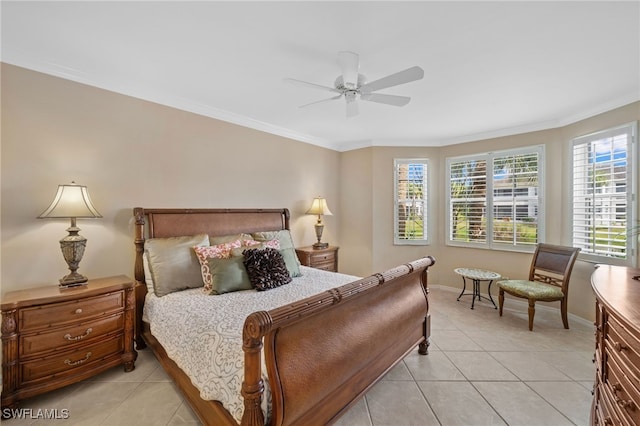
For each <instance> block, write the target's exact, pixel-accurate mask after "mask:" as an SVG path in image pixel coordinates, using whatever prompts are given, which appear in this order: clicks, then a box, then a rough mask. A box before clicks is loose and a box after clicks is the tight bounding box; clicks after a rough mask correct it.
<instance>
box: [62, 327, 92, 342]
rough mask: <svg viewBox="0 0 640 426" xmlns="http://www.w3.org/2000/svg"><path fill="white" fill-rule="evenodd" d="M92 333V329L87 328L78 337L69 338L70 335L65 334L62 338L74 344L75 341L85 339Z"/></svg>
mask: <svg viewBox="0 0 640 426" xmlns="http://www.w3.org/2000/svg"><path fill="white" fill-rule="evenodd" d="M92 331H93V328H91V327H89V328H87V331H85V332H84V334H81V335H79V336H71V335H70V334H68V333H67V334H65V335H64V338H65V339H67V340H69V341H71V342H75V341H76V340H82V339H84V338H85V337H87V336H88V335H89V334H91V332H92Z"/></svg>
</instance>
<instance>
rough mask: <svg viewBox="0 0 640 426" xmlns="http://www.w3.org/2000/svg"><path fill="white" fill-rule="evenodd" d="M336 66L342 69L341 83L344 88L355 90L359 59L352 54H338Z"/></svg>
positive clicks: (355, 54) (356, 55)
mask: <svg viewBox="0 0 640 426" xmlns="http://www.w3.org/2000/svg"><path fill="white" fill-rule="evenodd" d="M338 64H339V65H340V69H342V82H343V83H344V86H345V87H348V88H349V89H355V88H356V87H357V85H358V71H359V69H360V57H359V56H358V54H357V53H353V52H338Z"/></svg>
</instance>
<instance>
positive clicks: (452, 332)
mask: <svg viewBox="0 0 640 426" xmlns="http://www.w3.org/2000/svg"><path fill="white" fill-rule="evenodd" d="M456 297H457V293H454V292H452V291H449V290H447V289H439V288H435V289H432V290H431V295H430V307H431V312H432V345H431V347H430V353H429V355H427V356H422V355H419V354H418V353H417V351H415V352H413V353H411V354H410V355H409V356H408V357H407V358H406V359H405V360H404V361H403V362H402V363H400V364H399V365H397V366H396V367H395V368H394V369H393V370H391V371H390V372H389V373H388V374H387V376H385V377H384V379H383V380H382V381H381V382H379V383H378V384H377V385H376V386H374V387H373V388H372V389H371V390H370V391H369V392H368V393H367V394H366V396H365V398H363V399H362V400H361V401H360V402H359V403H358V404H357V405H355V406H354V407H353V408H352V409H351V410H350V411H349V412H347V413H346V414H345V415H344V416H343V417H342V418H341V419H340V420H339V422H338V425H340V426H359V425H363V426H365V425H367V426H371V425H374V426H403V425H407V426H408V425H425V426H426V425H473V426H478V425H498V424H502V425H504V424H508V425H526V426H532V425H554V426H559V425H586V424H588V422H589V409H590V405H591V398H592V397H591V387H592V381H593V376H594V366H593V363H592V361H591V359H592V356H593V347H594V343H593V341H594V335H593V327H592V326H591V324H590V323H589V322H588V321H586V320H585V321H580V320H578V321H576V320H575V319H572V318H570V319H569V322H570V326H571V329H570V330H564V329H563V328H562V321H561V319H560V315H559V313H558V312H557V311H555V310H544V309H538V312H536V319H535V324H534V331H533V332H529V331H528V329H527V314H526V305H524V304H518V303H516V302H512V301H509V300H507V303H506V304H507V306H506V308H505V314H504V316H503V317H502V318H500V317H499V316H498V312H497V311H496V310H495V309H493V306H492V305H490V304H489V303H488V302H485V301H483V302H481V303H478V302H476V307H475V309H474V310H471V309H469V308H470V304H471V300H470V298H469V297H466V298H462V299H461V300H460V302H456ZM22 407H23V408H32V409H33V410H36V409H44V408H48V409H58V410H62V409H68V410H69V411H68V413H69V418H68V419H66V420H57V421H51V420H49V421H44V420H38V419H35V420H32V419H29V420H27V419H12V420H8V421H4V422H3V423H6V424H7V426H14V425H15V426H17V425H23V424H44V423H47V424H48V423H59V424H64V425H75V424H78V425H117V426H125V425H136V426H142V425H153V426H156V425H185V424H191V425H195V424H198V421H197V419H196V417H195V416H194V414H193V413H192V411H191V410H190V409H189V407H188V406H187V404H186V403H185V402H184V401H183V400H182V398H181V396H180V394H179V392H178V391H177V390H176V388H175V387H174V385H173V383H172V382H171V381H170V380H169V378H168V376H167V375H166V374H165V373H164V371H163V370H162V368H161V367H160V366H159V364H158V363H157V362H156V360H155V359H154V357H153V355H152V354H151V353H150V351H149V350H143V351H140V352H139V357H138V361H137V362H136V369H135V370H134V371H133V372H131V373H124V372H123V371H122V369H121V368H120V367H117V368H114V369H112V370H109V371H107V372H105V373H103V374H101V375H99V376H97V377H95V378H93V379H92V380H87V381H85V382H82V383H77V384H75V385H72V386H69V387H66V388H63V389H60V390H58V391H54V392H51V393H48V394H45V395H41V396H39V397H35V398H32V399H30V400H27V401H24V403H23V404H22Z"/></svg>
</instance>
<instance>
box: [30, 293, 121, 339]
mask: <svg viewBox="0 0 640 426" xmlns="http://www.w3.org/2000/svg"><path fill="white" fill-rule="evenodd" d="M124 304H125V300H124V292H122V291H118V292H115V293H110V294H105V295H101V296H96V297H89V298H86V299H78V300H74V301H72V302H64V303H52V304H49V305H43V306H38V307H35V308H25V309H21V310H20V317H19V321H20V332H26V331H29V330H35V329H39V328H48V327H52V326H53V325H61V324H66V323H73V322H78V321H82V320H86V319H88V318H92V317H95V316H98V315H103V314H109V313H113V312H117V311H118V310H122V309H124Z"/></svg>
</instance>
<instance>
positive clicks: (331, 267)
mask: <svg viewBox="0 0 640 426" xmlns="http://www.w3.org/2000/svg"><path fill="white" fill-rule="evenodd" d="M313 267H314V268H316V269H321V270H323V271H329V272H337V271H336V264H335V262H333V261H331V262H329V263H316V264H314V265H313Z"/></svg>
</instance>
